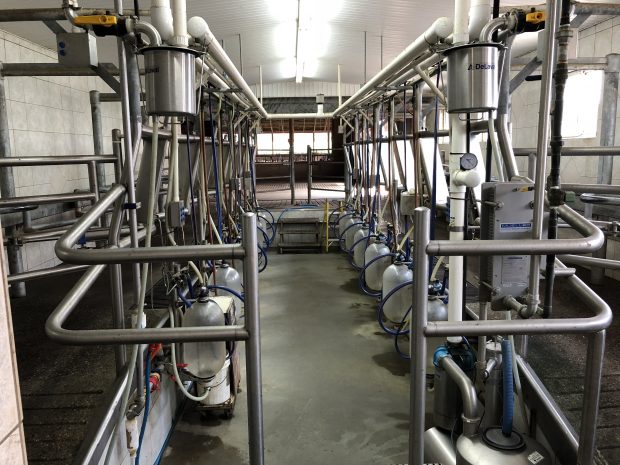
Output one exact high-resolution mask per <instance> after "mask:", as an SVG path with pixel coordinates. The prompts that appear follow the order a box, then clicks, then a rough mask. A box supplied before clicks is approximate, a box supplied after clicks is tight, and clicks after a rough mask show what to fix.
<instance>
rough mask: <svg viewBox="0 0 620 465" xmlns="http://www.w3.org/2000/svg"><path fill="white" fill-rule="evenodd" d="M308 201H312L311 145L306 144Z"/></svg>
mask: <svg viewBox="0 0 620 465" xmlns="http://www.w3.org/2000/svg"><path fill="white" fill-rule="evenodd" d="M306 153H307V158H308V160H307V161H308V203H310V202H311V201H312V147H310V146H308V150H307V152H306Z"/></svg>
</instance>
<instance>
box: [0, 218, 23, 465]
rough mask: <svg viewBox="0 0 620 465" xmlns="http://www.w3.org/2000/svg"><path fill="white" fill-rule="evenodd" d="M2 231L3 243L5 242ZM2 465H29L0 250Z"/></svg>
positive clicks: (9, 304) (0, 450)
mask: <svg viewBox="0 0 620 465" xmlns="http://www.w3.org/2000/svg"><path fill="white" fill-rule="evenodd" d="M2 237H3V236H2V229H1V228H0V240H2ZM0 255H1V256H2V260H0V371H1V372H2V376H1V377H0V393H2V395H0V463H2V464H3V465H26V464H27V463H28V462H27V460H26V450H25V446H24V429H23V426H22V421H23V417H22V407H21V400H20V394H19V380H18V379H17V364H16V362H15V345H14V343H13V329H12V328H13V325H12V324H11V303H10V301H9V297H8V292H7V287H6V278H5V271H6V270H5V268H4V250H2V249H1V248H0Z"/></svg>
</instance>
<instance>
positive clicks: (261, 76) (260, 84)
mask: <svg viewBox="0 0 620 465" xmlns="http://www.w3.org/2000/svg"><path fill="white" fill-rule="evenodd" d="M258 82H259V90H260V104H261V105H262V104H263V66H262V65H261V66H259V67H258Z"/></svg>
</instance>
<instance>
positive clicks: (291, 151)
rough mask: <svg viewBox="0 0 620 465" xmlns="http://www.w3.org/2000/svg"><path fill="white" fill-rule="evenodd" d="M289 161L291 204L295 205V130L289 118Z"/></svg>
mask: <svg viewBox="0 0 620 465" xmlns="http://www.w3.org/2000/svg"><path fill="white" fill-rule="evenodd" d="M288 162H289V165H290V173H289V183H290V186H291V205H295V131H294V127H293V120H292V119H289V120H288Z"/></svg>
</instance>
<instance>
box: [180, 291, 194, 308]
mask: <svg viewBox="0 0 620 465" xmlns="http://www.w3.org/2000/svg"><path fill="white" fill-rule="evenodd" d="M177 295H178V296H179V299H181V301H182V302H183V304H184V305H185V307H186V308H190V307H191V306H192V303H191V302H190V301H189V300H187V298H186V297H185V296H184V295H183V293H182V292H181V290H180V289H179V288H178V287H177Z"/></svg>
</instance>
